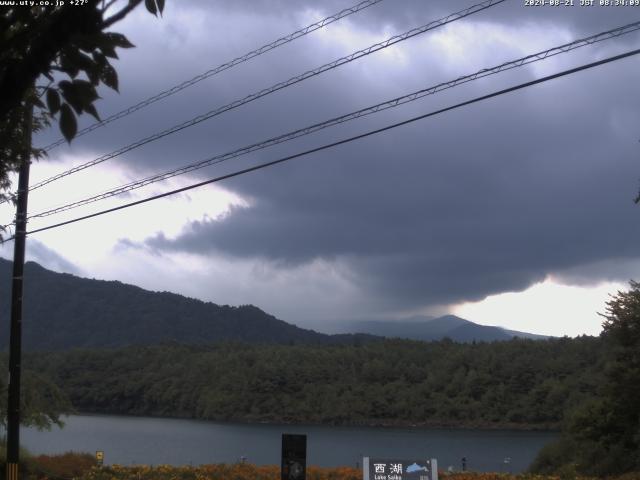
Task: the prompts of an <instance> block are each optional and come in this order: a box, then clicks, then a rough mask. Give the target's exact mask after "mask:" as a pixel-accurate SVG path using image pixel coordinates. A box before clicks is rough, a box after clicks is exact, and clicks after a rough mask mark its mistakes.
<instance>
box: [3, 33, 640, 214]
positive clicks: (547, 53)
mask: <svg viewBox="0 0 640 480" xmlns="http://www.w3.org/2000/svg"><path fill="white" fill-rule="evenodd" d="M638 29H640V21H638V22H633V23H630V24H628V25H624V26H621V27H617V28H614V29H611V30H608V31H606V32H601V33H598V34H595V35H591V36H589V37H585V38H581V39H578V40H574V41H573V42H570V43H566V44H563V45H560V46H557V47H553V48H549V49H547V50H544V51H540V52H537V53H534V54H531V55H527V56H524V57H521V58H518V59H516V60H511V61H509V62H505V63H502V64H500V65H497V66H493V67H489V68H483V69H481V70H479V71H477V72H475V73H472V74H470V75H465V76H462V77H458V78H456V79H454V80H450V81H447V82H442V83H439V84H437V85H435V86H431V87H428V88H425V89H422V90H418V91H416V92H413V93H410V94H407V95H403V96H401V97H396V98H394V99H391V100H387V101H385V102H382V103H378V104H376V105H373V106H370V107H367V108H363V109H360V110H357V111H355V112H351V113H348V114H346V115H342V116H339V117H335V118H332V119H330V120H326V121H324V122H321V123H316V124H314V125H310V126H307V127H304V128H301V129H297V130H294V131H292V132H288V133H285V134H283V135H279V136H277V137H273V138H270V139H268V140H264V141H261V142H258V143H254V144H252V145H249V146H245V147H242V148H239V149H236V150H233V151H231V152H227V153H224V154H220V155H215V156H213V157H210V158H208V159H205V160H201V161H198V162H195V163H191V164H189V165H186V166H184V167H181V168H177V169H173V170H170V171H167V172H164V173H160V174H157V175H153V176H150V177H146V178H144V179H140V180H136V181H134V182H130V183H128V184H126V185H121V186H119V187H116V188H114V189H111V190H108V191H106V192H103V193H100V194H97V195H92V196H90V197H87V198H84V199H82V200H78V201H75V202H71V203H67V204H64V205H61V206H59V207H56V208H52V209H49V210H45V211H42V212H39V213H35V214H33V215H30V216H29V217H28V218H29V219H34V218H42V217H47V216H50V215H54V214H57V213H61V212H64V211H67V210H71V209H73V208H77V207H81V206H83V205H87V204H90V203H94V202H97V201H100V200H104V199H107V198H110V197H113V196H116V195H120V194H123V193H126V192H130V191H132V190H135V189H138V188H141V187H144V186H147V185H150V184H152V183H156V182H159V181H162V180H166V179H169V178H172V177H175V176H178V175H183V174H186V173H189V172H192V171H195V170H199V169H201V168H205V167H208V166H212V165H216V164H219V163H222V162H224V161H228V160H230V159H232V158H236V157H239V156H241V155H246V154H248V153H251V152H255V151H257V150H261V149H264V148H267V147H270V146H273V145H277V144H280V143H283V142H286V141H289V140H292V139H294V138H298V137H301V136H304V135H309V134H311V133H314V132H317V131H319V130H322V129H325V128H328V127H332V126H335V125H339V124H341V123H344V122H347V121H351V120H355V119H357V118H361V117H363V116H366V115H371V114H374V113H379V112H382V111H384V110H387V109H390V108H394V107H397V106H400V105H404V104H405V103H409V102H413V101H415V100H418V99H420V98H423V97H425V96H427V95H433V94H436V93H438V92H441V91H444V90H447V89H450V88H453V87H455V86H458V85H461V84H464V83H468V82H471V81H474V80H477V79H480V78H484V77H487V76H490V75H495V74H498V73H501V72H504V71H507V70H511V69H513V68H518V67H522V66H524V65H529V64H531V63H534V62H538V61H541V60H544V59H547V58H550V57H553V56H556V55H559V54H562V53H567V52H570V51H572V50H575V49H578V48H581V47H584V46H588V45H593V44H595V43H599V42H602V41H605V40H610V39H613V38H618V37H621V36H623V35H627V34H630V33H633V32H635V31H637V30H638ZM5 227H6V226H5Z"/></svg>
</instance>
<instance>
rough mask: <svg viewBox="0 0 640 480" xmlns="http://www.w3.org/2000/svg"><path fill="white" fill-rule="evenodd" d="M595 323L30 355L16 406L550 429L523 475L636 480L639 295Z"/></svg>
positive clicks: (624, 295) (626, 296)
mask: <svg viewBox="0 0 640 480" xmlns="http://www.w3.org/2000/svg"><path fill="white" fill-rule="evenodd" d="M603 317H604V322H603V333H602V334H601V335H600V337H587V336H583V337H578V338H567V337H565V338H554V339H547V340H530V339H518V338H514V339H512V340H510V341H500V342H498V341H496V342H479V343H476V342H473V343H455V342H453V341H451V340H447V339H445V340H441V341H438V342H419V341H410V340H400V339H395V340H394V339H387V340H381V341H376V342H362V340H361V339H360V338H357V337H353V338H352V339H351V340H352V341H351V343H349V344H347V343H342V344H332V345H327V344H324V345H323V344H315V345H301V344H295V343H293V342H292V343H291V344H289V345H282V344H277V345H273V344H271V345H269V344H249V343H230V342H223V343H215V344H208V345H184V344H178V343H165V344H162V345H152V346H130V347H125V348H118V349H95V348H94V349H75V350H66V351H53V352H38V353H35V352H34V353H29V354H27V355H26V356H25V358H24V362H23V364H24V367H25V374H26V375H25V378H26V379H27V381H26V382H25V389H24V395H23V399H22V401H23V405H24V409H25V412H31V413H28V414H27V419H30V422H31V423H32V424H36V425H46V424H50V423H56V422H57V421H58V419H59V415H60V414H61V413H62V412H65V411H66V412H69V411H72V409H75V411H77V412H84V413H111V414H129V415H149V416H168V417H182V418H197V419H206V420H216V421H241V422H274V423H307V424H309V423H313V424H333V425H377V426H401V425H402V426H442V427H467V428H521V429H558V430H560V431H561V435H560V437H559V440H558V441H557V442H556V443H554V444H551V445H549V446H548V447H546V448H545V449H543V451H542V452H541V453H540V455H539V456H538V458H537V459H536V462H535V463H534V465H533V466H532V469H533V470H534V471H536V472H540V473H554V474H556V473H558V472H560V473H562V474H566V475H567V476H575V475H576V474H589V475H599V476H603V475H609V474H617V473H624V472H630V471H639V470H640V408H638V405H640V284H639V283H635V282H631V289H630V290H629V291H627V292H619V293H618V295H617V296H615V297H612V299H611V300H610V301H609V302H608V303H607V306H606V313H605V314H604V315H603ZM2 360H3V361H6V358H4V359H2ZM29 372H31V373H29ZM33 372H37V374H36V373H33ZM0 387H2V388H5V386H4V385H1V384H0ZM44 387H46V388H44Z"/></svg>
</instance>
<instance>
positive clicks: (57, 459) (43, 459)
mask: <svg viewBox="0 0 640 480" xmlns="http://www.w3.org/2000/svg"><path fill="white" fill-rule="evenodd" d="M22 472H23V478H24V479H25V480H71V479H77V480H279V479H280V468H279V467H278V466H276V465H264V466H258V465H252V464H248V463H236V464H213V465H200V466H197V467H193V466H182V467H175V466H170V465H158V466H153V467H152V466H148V465H137V466H131V467H124V466H119V465H111V466H104V467H98V466H97V465H96V462H95V459H94V458H93V456H92V455H89V454H79V453H66V454H63V455H55V456H48V455H40V456H37V457H36V456H28V457H26V458H25V461H24V464H23V467H22ZM2 473H4V465H2ZM361 478H362V470H361V469H358V468H353V467H338V468H321V467H314V466H310V467H309V468H308V469H307V480H360V479H361ZM440 478H441V479H442V480H566V479H570V478H571V479H573V478H578V479H581V480H590V479H588V478H587V477H578V476H575V475H572V474H570V473H569V472H565V473H564V474H563V475H561V476H547V475H530V474H522V475H510V474H500V473H472V472H465V473H453V474H445V473H441V474H440ZM612 480H613V479H612ZM615 480H640V473H633V474H627V475H624V476H621V477H616V478H615Z"/></svg>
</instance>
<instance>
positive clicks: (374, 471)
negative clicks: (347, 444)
mask: <svg viewBox="0 0 640 480" xmlns="http://www.w3.org/2000/svg"><path fill="white" fill-rule="evenodd" d="M362 477H363V480H438V461H437V460H436V459H435V458H432V459H431V460H415V459H412V460H407V459H398V458H369V457H364V458H363V460H362Z"/></svg>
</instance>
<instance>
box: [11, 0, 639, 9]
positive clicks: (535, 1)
mask: <svg viewBox="0 0 640 480" xmlns="http://www.w3.org/2000/svg"><path fill="white" fill-rule="evenodd" d="M521 2H522V5H523V6H525V7H586V8H589V7H592V8H593V7H640V0H521ZM87 3H88V0H0V7H2V6H12V7H52V8H61V7H67V6H77V7H81V6H83V5H86V4H87Z"/></svg>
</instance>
